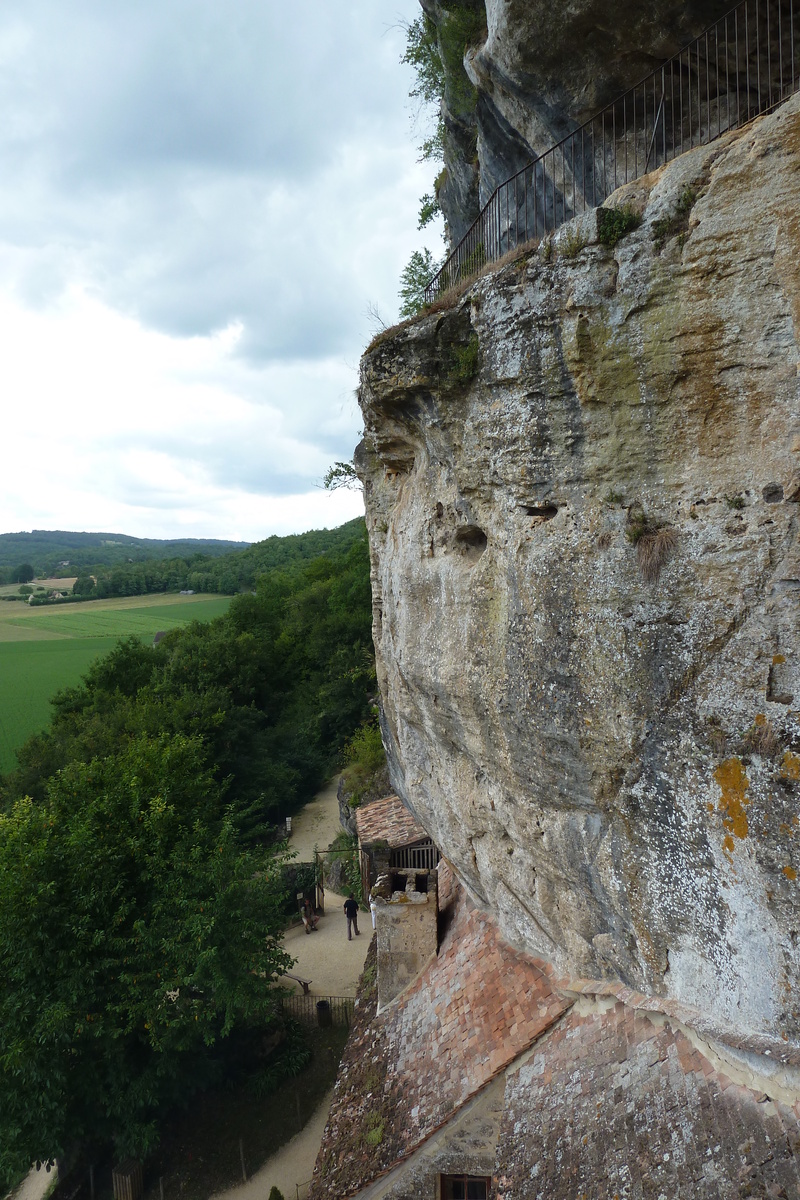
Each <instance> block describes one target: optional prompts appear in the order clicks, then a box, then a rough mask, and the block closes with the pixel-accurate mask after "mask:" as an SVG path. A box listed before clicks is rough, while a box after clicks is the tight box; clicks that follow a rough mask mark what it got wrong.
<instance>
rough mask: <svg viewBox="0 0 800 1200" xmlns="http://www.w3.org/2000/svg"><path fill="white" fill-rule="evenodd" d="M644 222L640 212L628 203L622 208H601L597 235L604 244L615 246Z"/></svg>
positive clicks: (598, 215)
mask: <svg viewBox="0 0 800 1200" xmlns="http://www.w3.org/2000/svg"><path fill="white" fill-rule="evenodd" d="M641 223H642V218H641V217H640V215H639V213H637V212H634V210H633V209H632V208H630V207H629V206H628V205H623V206H622V207H621V208H601V209H600V211H599V213H598V214H597V236H598V238H599V240H600V242H601V243H602V244H603V245H604V246H609V247H614V246H616V244H617V242H621V241H622V239H623V238H624V237H625V235H626V234H628V233H631V232H632V230H634V229H638V228H639V226H640V225H641Z"/></svg>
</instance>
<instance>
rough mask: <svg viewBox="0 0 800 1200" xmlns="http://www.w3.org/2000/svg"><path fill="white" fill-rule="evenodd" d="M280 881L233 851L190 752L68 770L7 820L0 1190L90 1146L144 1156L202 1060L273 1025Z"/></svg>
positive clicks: (127, 755)
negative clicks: (244, 1032)
mask: <svg viewBox="0 0 800 1200" xmlns="http://www.w3.org/2000/svg"><path fill="white" fill-rule="evenodd" d="M280 866H281V862H280V860H279V859H275V858H274V857H271V856H270V855H269V853H268V852H266V851H263V850H261V851H249V852H246V851H244V850H243V849H242V847H241V845H240V844H239V842H238V840H237V838H236V835H235V831H234V828H233V825H232V823H231V821H230V819H229V817H228V816H227V813H226V809H225V805H224V803H223V797H222V794H221V790H220V788H219V785H218V784H217V783H216V782H215V780H214V778H213V776H212V775H211V773H210V772H209V771H208V769H207V767H206V763H205V760H204V755H203V753H202V749H201V746H200V743H199V741H198V740H197V739H192V738H187V737H183V736H167V735H163V736H160V737H147V736H140V737H138V738H135V739H134V740H133V741H132V742H130V743H129V744H127V745H126V746H125V747H124V748H123V749H122V751H121V752H120V753H118V754H117V755H115V756H109V757H107V758H105V759H94V760H93V761H91V762H89V763H72V764H70V765H68V766H66V767H64V769H63V770H62V771H60V772H59V774H58V775H56V776H54V777H53V778H52V779H51V780H50V783H49V785H48V789H47V797H46V800H45V801H44V802H41V803H36V802H34V801H32V800H30V799H23V800H20V801H18V802H17V803H16V804H15V805H14V807H13V808H12V809H11V811H10V812H9V813H7V814H6V815H5V816H2V815H0V978H2V981H3V986H2V989H0V1030H2V1041H1V1042H0V1180H2V1178H3V1177H4V1176H5V1177H10V1176H12V1175H13V1174H14V1173H15V1172H18V1171H20V1170H22V1169H26V1168H27V1166H28V1165H29V1164H30V1163H31V1162H32V1161H35V1160H37V1159H38V1160H42V1159H51V1158H54V1157H56V1156H59V1155H61V1154H63V1153H64V1152H65V1151H66V1150H68V1149H71V1148H73V1147H75V1146H77V1145H81V1144H85V1143H86V1142H94V1143H97V1142H103V1141H109V1140H113V1141H114V1142H115V1144H116V1151H117V1153H118V1154H121V1155H124V1154H136V1155H142V1154H144V1153H145V1152H146V1151H147V1150H148V1149H149V1148H151V1147H152V1146H153V1145H154V1143H155V1141H156V1140H157V1120H158V1117H159V1114H160V1113H161V1112H162V1111H163V1110H164V1108H165V1107H168V1106H170V1105H174V1104H175V1103H177V1102H178V1101H179V1100H180V1099H181V1098H184V1097H185V1095H186V1094H191V1092H192V1091H193V1090H194V1089H195V1088H196V1087H197V1086H199V1085H200V1084H202V1083H203V1082H204V1081H205V1080H206V1079H207V1078H208V1076H209V1072H210V1071H211V1069H212V1065H213V1057H212V1055H211V1050H210V1048H211V1047H214V1046H215V1045H216V1044H217V1043H219V1042H220V1041H221V1040H223V1039H225V1038H226V1037H227V1036H228V1035H229V1034H230V1033H231V1031H232V1030H234V1028H236V1027H241V1026H243V1025H247V1024H249V1023H252V1024H256V1023H258V1024H261V1025H264V1024H266V1023H267V1022H268V1021H269V1020H270V1018H271V1016H272V1015H273V1013H274V1006H275V1002H274V999H273V994H272V992H271V989H270V982H271V980H272V979H273V978H274V977H275V976H276V975H278V974H280V973H282V972H283V971H285V970H286V969H288V967H289V964H290V961H291V960H290V959H289V957H288V955H286V954H285V953H284V951H283V950H282V949H281V945H280V934H281V927H282V922H281V917H280V893H279V887H280V885H279V876H280V869H279V868H280Z"/></svg>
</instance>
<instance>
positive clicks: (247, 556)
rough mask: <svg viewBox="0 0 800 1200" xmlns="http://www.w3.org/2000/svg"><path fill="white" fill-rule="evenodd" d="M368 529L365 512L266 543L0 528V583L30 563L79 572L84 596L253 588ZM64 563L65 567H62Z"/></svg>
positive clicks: (44, 573)
mask: <svg viewBox="0 0 800 1200" xmlns="http://www.w3.org/2000/svg"><path fill="white" fill-rule="evenodd" d="M365 536H366V534H365V528H364V518H363V517H356V518H355V519H354V520H352V521H348V522H347V523H346V524H345V525H339V526H338V527H337V528H335V529H312V530H310V531H309V532H308V533H294V534H289V535H287V536H285V537H278V536H277V535H273V536H272V537H268V538H265V539H264V541H263V542H253V543H248V542H223V541H213V540H201V539H199V538H198V539H194V538H189V539H184V540H183V541H177V540H174V541H159V540H157V539H147V538H132V537H128V536H127V535H126V534H122V533H65V532H62V531H60V530H56V531H48V530H38V529H36V530H34V531H33V532H32V533H5V534H0V583H7V582H9V581H10V580H11V579H12V577H13V573H14V571H15V568H17V567H18V566H20V565H21V564H22V563H30V565H31V566H32V567H33V568H34V572H35V574H36V576H37V578H39V579H43V578H50V577H53V576H59V575H60V576H62V577H64V576H82V577H83V580H84V583H85V582H86V580H87V577H88V576H93V577H94V580H95V581H96V584H95V583H93V582H92V580H88V587H89V589H90V592H87V591H86V590H84V589H82V590H81V593H80V594H81V595H82V596H84V598H90V597H96V598H100V599H102V598H104V597H108V596H139V595H145V594H149V593H153V592H177V591H181V590H184V589H186V590H191V591H194V592H223V593H225V594H227V595H233V594H234V593H236V592H240V591H247V590H249V589H251V588H253V587H254V586H255V583H256V580H257V579H258V578H259V576H261V575H266V574H268V573H269V572H271V571H275V570H282V571H285V570H287V569H293V568H296V567H299V564H301V563H303V562H306V561H308V560H309V559H312V558H319V557H321V556H324V555H330V554H338V553H339V552H346V551H347V550H348V549H349V548H350V547H351V546H352V545H353V544H354V543H356V542H359V541H362V540H363V539H364V537H365ZM65 563H68V564H69V565H68V566H66V565H64V564H65Z"/></svg>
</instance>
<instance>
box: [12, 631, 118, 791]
mask: <svg viewBox="0 0 800 1200" xmlns="http://www.w3.org/2000/svg"><path fill="white" fill-rule="evenodd" d="M116 642H117V638H115V637H99V638H92V639H91V640H90V639H88V638H82V639H71V638H62V639H60V640H59V641H57V642H52V641H38V642H16V643H6V644H4V645H2V646H0V772H5V771H10V770H12V768H13V767H14V765H15V762H16V752H17V750H18V749H19V747H20V746H21V745H22V744H23V742H25V741H27V739H28V738H29V737H30V736H31V734H33V733H37V732H38V731H39V730H40V729H44V727H45V726H46V725H47V723H48V721H49V720H50V699H51V697H52V696H54V695H55V693H56V692H57V691H60V689H61V688H63V687H69V686H70V685H74V684H76V683H78V682H79V680H80V678H81V676H82V675H83V674H84V673H85V672H86V671H87V670H88V669H89V667H90V666H91V664H92V663H93V662H94V660H95V659H96V658H97V657H98V655H100V654H105V653H107V652H108V651H109V650H111V649H112V647H113V646H114V645H115V644H116Z"/></svg>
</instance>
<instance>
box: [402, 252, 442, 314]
mask: <svg viewBox="0 0 800 1200" xmlns="http://www.w3.org/2000/svg"><path fill="white" fill-rule="evenodd" d="M438 270H439V263H437V262H436V260H435V259H434V257H433V255H432V254H431V252H430V250H428V248H427V247H426V248H425V249H424V250H415V251H414V253H413V254H412V255H411V258H410V259H409V260H408V263H407V264H406V266H405V267H404V268H403V271H402V272H401V275H400V300H401V304H400V316H401V317H403V318H405V317H415V316H416V315H417V313H419V312H421V311H422V309H423V308H424V307H425V288H426V287H427V286H428V284H429V283H430V281H431V279H432V278H433V276H434V275H435V274H436V272H437V271H438Z"/></svg>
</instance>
